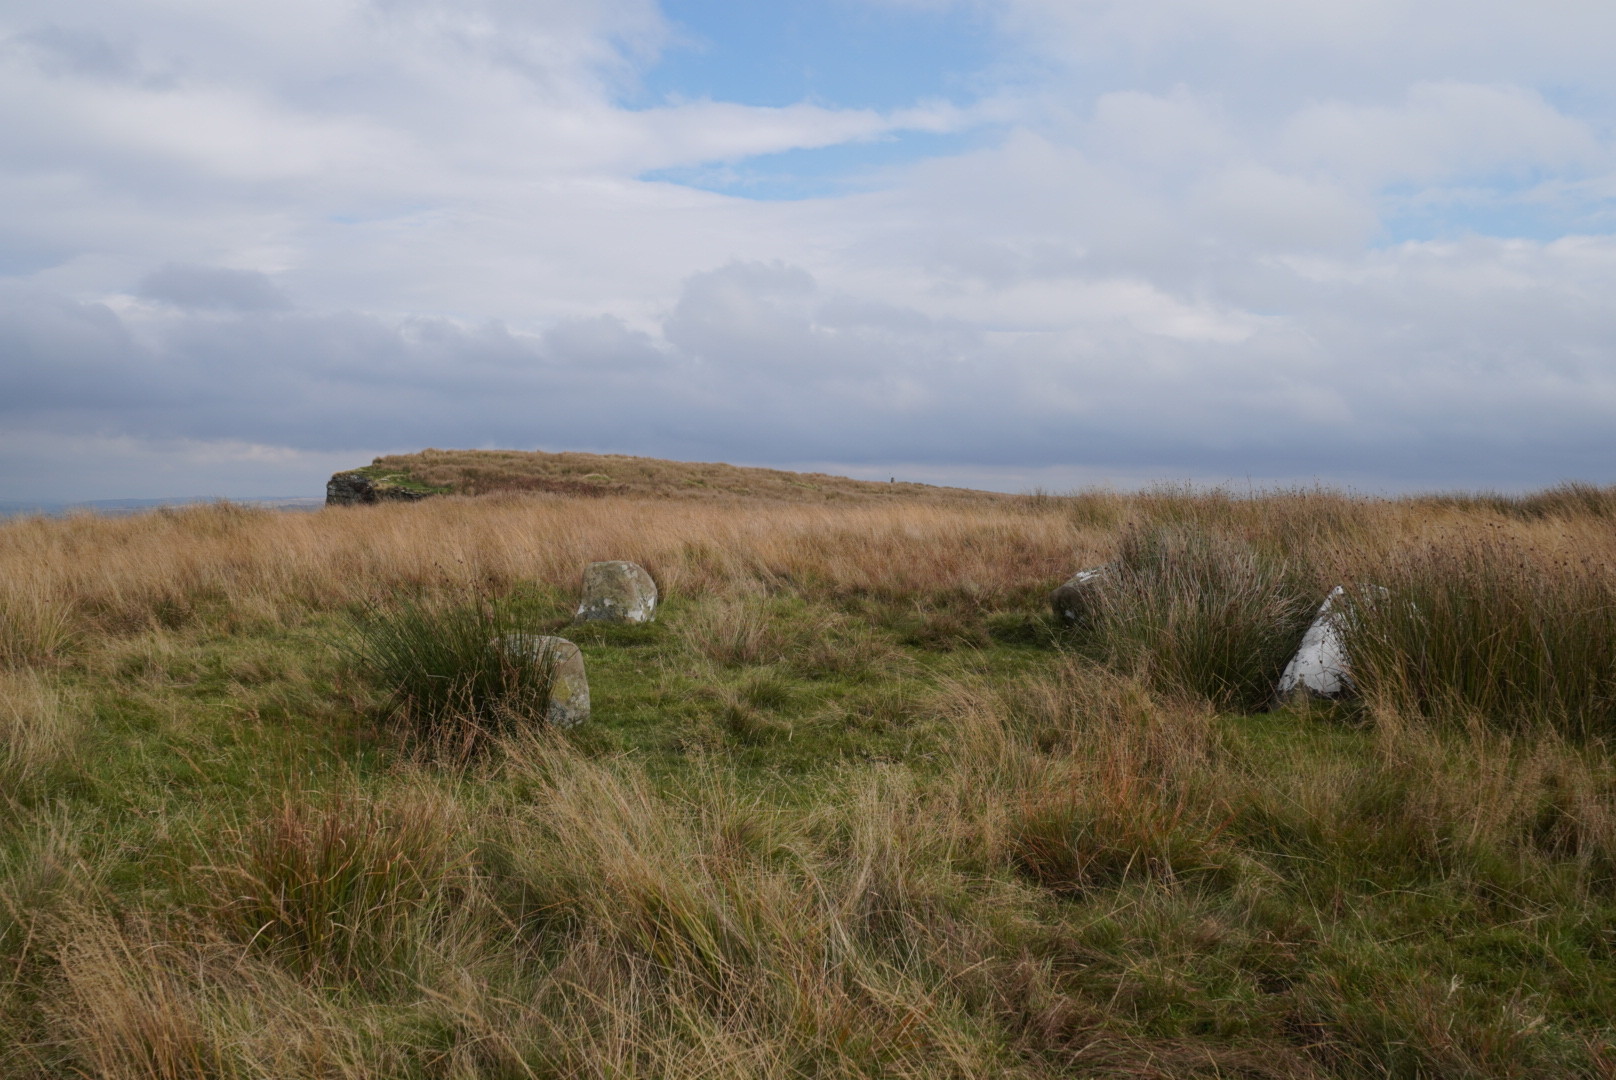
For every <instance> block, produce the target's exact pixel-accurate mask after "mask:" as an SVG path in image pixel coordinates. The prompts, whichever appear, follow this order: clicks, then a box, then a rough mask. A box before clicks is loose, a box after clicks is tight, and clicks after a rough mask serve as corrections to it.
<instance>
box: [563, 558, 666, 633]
mask: <svg viewBox="0 0 1616 1080" xmlns="http://www.w3.org/2000/svg"><path fill="white" fill-rule="evenodd" d="M656 604H657V587H656V582H655V581H652V580H651V575H650V574H648V573H646V572H645V568H644V567H642V566H639V565H637V564H635V563H631V562H621V561H615V562H598V563H590V564H589V566H588V567H587V568H586V569H585V570H584V595H583V600H582V601H581V602H580V603H579V604H578V614H577V616H575V619H574V621H576V622H595V621H601V622H621V623H645V622H650V621H651V620H652V619H654V618H656Z"/></svg>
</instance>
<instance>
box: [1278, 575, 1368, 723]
mask: <svg viewBox="0 0 1616 1080" xmlns="http://www.w3.org/2000/svg"><path fill="white" fill-rule="evenodd" d="M1356 592H1357V594H1358V600H1359V602H1360V603H1365V604H1373V603H1374V602H1375V601H1377V600H1380V599H1382V598H1384V597H1385V596H1387V595H1388V593H1387V591H1386V589H1384V588H1383V587H1381V586H1379V585H1367V586H1361V587H1359V588H1358V589H1357V590H1356ZM1352 622H1353V619H1352V605H1351V603H1350V602H1349V601H1348V598H1347V590H1346V589H1344V588H1342V587H1341V586H1340V585H1337V586H1336V587H1335V588H1333V589H1331V590H1330V595H1329V596H1326V597H1325V598H1324V603H1322V604H1320V605H1319V611H1318V614H1317V615H1315V616H1314V618H1313V624H1312V625H1311V626H1309V627H1308V628H1307V633H1305V634H1303V635H1302V644H1301V645H1300V646H1299V647H1298V648H1297V650H1296V655H1295V656H1293V657H1291V662H1290V663H1288V664H1286V665H1285V670H1284V672H1283V673H1282V674H1281V675H1280V676H1279V685H1278V686H1277V687H1275V690H1274V696H1275V697H1276V698H1278V699H1284V698H1288V697H1290V696H1291V695H1292V694H1295V693H1297V692H1298V691H1304V692H1306V693H1309V694H1313V695H1315V696H1317V697H1322V698H1337V697H1343V696H1345V695H1347V694H1350V693H1352V692H1353V691H1354V690H1355V689H1356V687H1355V686H1354V685H1353V682H1352V663H1351V659H1350V657H1349V655H1348V652H1347V637H1348V635H1349V634H1350V633H1351V631H1352Z"/></svg>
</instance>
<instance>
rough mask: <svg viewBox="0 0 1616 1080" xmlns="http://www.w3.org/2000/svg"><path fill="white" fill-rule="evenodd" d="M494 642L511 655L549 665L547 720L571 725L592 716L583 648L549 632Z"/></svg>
mask: <svg viewBox="0 0 1616 1080" xmlns="http://www.w3.org/2000/svg"><path fill="white" fill-rule="evenodd" d="M494 645H495V647H496V648H499V649H503V650H504V651H505V652H506V654H508V655H510V656H517V657H523V658H526V659H530V660H536V661H541V662H544V663H548V664H549V665H550V704H549V707H548V708H547V709H546V710H545V713H544V720H545V723H548V724H554V725H555V726H556V727H563V728H570V727H577V726H578V725H579V724H581V723H583V722H584V721H585V720H588V719H589V677H588V676H587V675H586V674H585V672H584V654H583V651H582V650H581V649H579V648H578V646H577V645H575V644H574V643H573V642H570V641H568V640H567V639H566V638H561V637H551V636H549V635H547V634H508V635H506V636H505V637H502V638H499V639H497V640H496V641H495V642H494Z"/></svg>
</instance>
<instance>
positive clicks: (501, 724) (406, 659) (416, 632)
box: [348, 599, 553, 756]
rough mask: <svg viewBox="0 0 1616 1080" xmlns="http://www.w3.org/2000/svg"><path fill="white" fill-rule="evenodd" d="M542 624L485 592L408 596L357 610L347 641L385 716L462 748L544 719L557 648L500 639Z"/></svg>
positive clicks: (414, 734)
mask: <svg viewBox="0 0 1616 1080" xmlns="http://www.w3.org/2000/svg"><path fill="white" fill-rule="evenodd" d="M541 630H542V626H541V624H540V623H538V622H537V621H535V620H534V619H532V618H530V617H527V616H524V615H522V614H521V613H519V612H514V611H512V610H510V609H508V608H496V607H495V606H494V605H493V604H491V603H489V602H487V601H473V602H469V603H465V602H463V603H459V604H454V603H447V602H442V601H439V602H436V603H432V602H426V603H423V602H420V601H413V600H408V599H405V600H400V601H397V602H395V603H394V604H393V605H391V606H387V607H381V606H377V607H372V608H370V609H368V610H366V611H365V612H364V613H363V614H362V615H360V616H359V618H358V619H357V620H356V622H355V626H354V631H353V639H352V643H351V644H350V645H348V651H349V654H350V655H351V657H352V659H353V662H354V664H355V666H356V667H357V669H358V671H359V672H360V673H361V675H363V676H364V677H365V678H367V679H369V680H370V681H372V682H373V683H374V684H376V685H377V687H378V688H380V689H381V690H382V692H383V693H385V694H386V695H387V702H386V705H385V707H384V713H385V716H386V719H387V720H388V721H389V722H390V723H391V724H393V725H395V726H396V727H398V728H399V729H401V730H403V731H404V732H405V733H407V734H408V736H409V737H410V738H412V739H413V740H414V741H416V742H417V743H418V744H421V745H424V746H428V747H433V748H436V749H439V750H443V751H447V752H449V753H451V754H457V755H461V756H464V755H465V754H467V753H470V752H472V751H475V750H477V749H478V748H479V747H480V746H481V745H482V744H483V743H484V742H485V741H486V740H487V738H488V737H489V736H490V735H493V734H497V733H499V732H502V731H507V730H509V729H510V728H512V727H514V726H516V725H519V724H542V723H544V720H545V713H546V710H547V709H548V708H549V704H550V685H551V681H552V674H553V658H552V657H550V656H549V655H548V654H537V653H533V652H531V651H529V650H523V649H520V648H512V647H506V646H505V645H502V644H501V642H502V641H504V640H505V639H514V640H516V641H520V639H521V638H523V637H528V636H533V635H537V634H539V633H540V632H541Z"/></svg>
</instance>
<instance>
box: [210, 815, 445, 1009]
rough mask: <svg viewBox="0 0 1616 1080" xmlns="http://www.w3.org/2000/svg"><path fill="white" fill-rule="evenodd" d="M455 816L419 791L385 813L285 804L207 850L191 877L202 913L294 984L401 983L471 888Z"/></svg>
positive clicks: (228, 835)
mask: <svg viewBox="0 0 1616 1080" xmlns="http://www.w3.org/2000/svg"><path fill="white" fill-rule="evenodd" d="M457 817H458V815H457V812H456V807H455V806H454V804H453V803H451V802H447V801H445V800H442V799H435V798H431V797H430V796H429V795H428V796H426V797H423V794H422V793H416V794H415V797H414V798H410V799H399V798H394V799H393V800H391V801H390V802H388V803H384V804H380V805H378V804H377V803H375V802H372V801H368V800H365V799H362V798H357V797H354V796H345V795H340V794H339V795H336V796H331V797H327V798H325V799H323V800H321V801H320V802H310V801H308V800H304V799H297V798H294V797H292V796H287V797H286V799H285V801H283V803H282V804H281V806H280V807H279V808H278V809H276V810H275V811H273V812H271V813H270V814H268V815H266V816H265V817H263V818H262V819H260V820H258V821H256V822H252V823H249V824H246V825H242V826H236V827H233V828H230V829H229V830H227V831H226V832H225V833H224V835H223V836H222V837H221V841H222V842H217V843H215V844H213V845H210V846H211V847H212V848H213V850H212V852H211V853H210V854H211V855H212V857H213V860H214V861H213V862H211V863H208V864H207V865H204V866H202V867H199V868H198V869H197V870H196V871H195V872H196V873H197V874H198V875H200V877H201V880H202V881H203V882H204V883H205V900H204V906H206V907H208V908H211V909H212V911H213V912H214V915H215V919H216V920H217V922H218V924H219V926H220V928H221V930H222V931H223V932H224V933H225V934H226V935H227V936H229V937H230V938H232V939H233V940H236V941H239V942H241V943H242V944H243V945H246V946H248V947H251V948H255V949H259V950H262V951H264V952H267V953H269V954H271V955H273V956H274V957H275V958H276V959H277V960H278V961H279V962H280V963H281V964H282V965H284V966H286V967H288V968H290V969H291V970H293V971H295V972H297V973H299V974H300V975H304V976H307V977H309V978H311V979H316V980H320V979H338V980H347V979H367V980H386V979H389V978H394V977H397V975H398V973H399V971H400V969H401V968H403V967H405V966H406V965H408V963H409V962H410V961H411V960H412V959H413V957H412V955H411V954H412V952H413V951H414V950H416V949H418V948H419V947H420V945H421V942H422V939H423V938H424V937H427V936H429V935H428V933H427V930H426V928H427V927H429V926H430V925H431V924H432V923H434V922H442V921H444V920H446V919H448V918H449V917H450V914H451V908H452V905H453V904H454V903H455V902H456V900H457V898H458V897H459V896H461V895H463V894H464V892H465V890H466V881H465V880H464V876H463V875H462V873H461V871H462V870H463V869H464V865H465V860H466V852H465V850H464V848H463V847H462V846H461V845H459V844H457V843H456V837H455V827H454V826H455V824H456V818H457Z"/></svg>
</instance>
